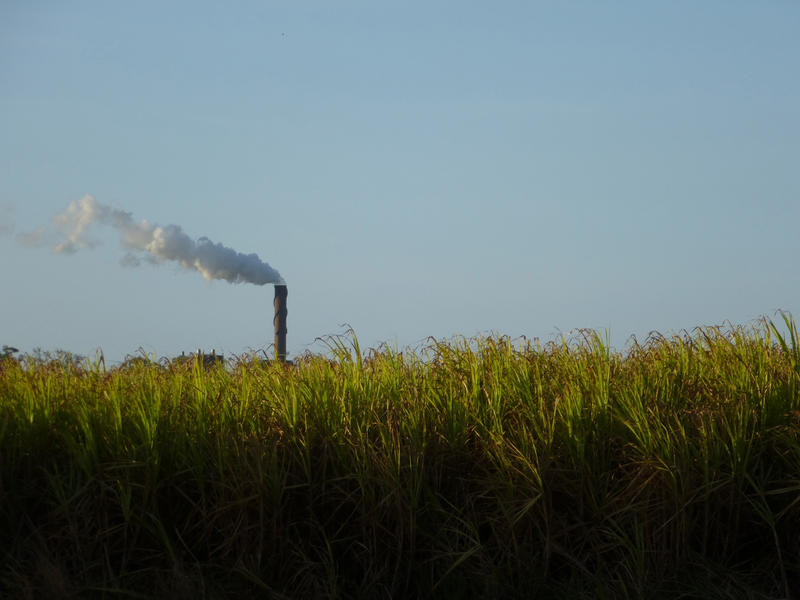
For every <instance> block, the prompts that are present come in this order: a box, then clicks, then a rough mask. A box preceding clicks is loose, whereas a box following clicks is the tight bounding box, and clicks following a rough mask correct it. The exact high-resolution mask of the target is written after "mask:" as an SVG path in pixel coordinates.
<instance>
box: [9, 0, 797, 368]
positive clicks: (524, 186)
mask: <svg viewBox="0 0 800 600" xmlns="http://www.w3.org/2000/svg"><path fill="white" fill-rule="evenodd" d="M797 31H800V4H798V3H797V2H795V1H793V0H792V1H784V2H779V1H772V2H770V1H768V2H737V1H731V0H725V1H713V0H707V1H704V2H688V1H677V2H666V1H665V2H646V3H645V2H552V3H544V2H532V1H529V2H505V3H483V2H481V3H477V2H404V3H399V2H398V3H389V2H349V1H342V2H291V3H290V2H238V3H231V6H228V5H226V4H224V3H219V2H214V3H211V2H202V1H201V2H169V3H162V2H148V1H143V2H135V3H133V2H127V3H123V2H100V1H91V0H90V1H83V2H79V1H74V2H72V1H68V2H47V1H43V2H37V3H30V2H22V1H14V0H11V1H8V2H3V3H0V268H1V269H2V277H3V285H2V288H3V293H2V297H1V298H2V299H0V303H2V310H1V311H0V336H1V337H0V344H10V345H14V346H16V347H18V348H20V349H22V350H25V351H29V350H31V349H32V348H34V347H37V346H38V347H42V348H45V349H51V350H52V349H56V348H64V349H68V350H71V351H74V352H78V353H81V354H89V355H91V354H93V353H94V351H95V349H96V348H102V349H103V351H104V352H105V354H106V356H107V357H108V358H109V359H111V360H121V359H122V358H124V356H125V355H126V354H129V353H135V352H137V350H138V349H139V348H141V349H143V350H144V351H145V352H147V353H149V354H154V355H156V356H163V355H167V356H170V355H174V354H176V353H180V352H181V351H182V350H186V351H189V350H192V349H196V348H198V347H202V348H204V349H206V350H210V349H211V348H215V349H216V350H217V351H224V352H227V353H239V352H242V351H245V350H246V349H248V348H264V347H266V346H267V345H268V344H270V343H271V340H272V309H271V303H272V294H273V291H272V286H270V285H266V286H263V287H260V286H255V285H247V284H241V285H231V284H228V283H226V282H224V281H214V282H212V283H207V282H206V281H204V279H203V278H202V277H200V276H199V274H198V273H194V272H189V271H186V270H183V269H181V268H180V267H176V266H171V265H168V264H165V265H162V266H158V267H154V266H151V265H144V266H140V267H137V268H126V267H122V266H120V260H121V259H122V257H123V255H124V251H123V250H122V249H121V248H120V243H119V240H118V239H117V236H116V235H115V232H114V231H113V230H104V229H102V228H98V229H97V230H95V232H94V236H95V238H96V239H97V240H98V241H100V242H101V245H99V246H97V247H95V248H94V249H86V250H83V251H81V252H78V253H76V254H74V255H71V256H62V255H54V254H52V253H51V252H50V251H49V250H47V249H46V248H26V247H23V246H21V245H20V244H19V243H17V241H16V235H17V234H19V233H24V232H29V231H31V230H34V229H36V228H38V227H41V226H44V225H47V224H48V222H49V220H50V219H51V218H52V217H53V216H54V215H55V214H57V213H59V212H60V211H62V210H63V209H64V208H65V207H66V206H67V204H69V203H70V202H72V201H74V200H77V199H79V198H81V197H82V196H84V195H86V194H91V195H93V196H94V197H95V198H97V200H98V201H99V202H101V203H104V204H107V205H111V206H113V207H115V208H119V209H122V210H125V211H128V212H130V213H132V215H133V217H134V218H135V219H137V220H140V219H147V220H148V221H150V222H152V223H158V224H161V225H167V224H177V225H180V226H181V227H182V228H183V229H184V230H185V231H186V232H187V233H188V234H189V235H191V236H193V237H196V238H199V237H201V236H207V237H209V238H210V239H211V240H213V241H214V242H221V243H223V244H225V245H227V246H230V247H232V248H234V249H236V250H237V251H240V252H244V253H251V252H255V253H258V255H259V256H260V257H261V259H262V260H264V261H267V262H268V263H269V264H270V265H272V266H273V267H275V268H276V269H278V270H279V271H280V272H281V274H282V275H283V277H284V278H285V279H286V282H287V284H288V289H289V304H288V306H289V334H288V349H289V353H290V355H296V354H299V353H301V352H303V351H305V350H307V349H311V350H315V349H318V348H319V346H318V345H315V343H314V340H315V338H317V337H318V336H323V335H326V334H330V333H337V332H341V331H342V327H341V326H342V324H345V323H347V324H349V325H351V326H352V327H353V329H354V330H355V331H356V333H357V335H358V336H359V340H360V342H361V344H362V346H374V345H376V344H378V343H380V342H388V343H390V344H396V345H398V346H400V347H404V346H407V345H415V344H417V343H419V342H420V341H423V340H424V339H425V338H426V337H427V336H435V337H437V338H447V337H450V336H453V335H457V334H458V335H465V336H473V335H476V334H485V333H489V332H495V333H500V334H507V335H510V336H512V337H516V336H520V335H525V336H528V337H540V338H541V339H542V340H543V341H546V340H549V339H552V338H553V337H554V336H555V335H557V334H558V333H559V332H567V331H569V330H570V329H573V328H578V327H591V328H596V329H601V330H608V331H609V333H610V335H611V339H612V341H613V342H614V344H615V345H616V346H618V347H620V348H622V347H624V345H625V343H626V340H627V339H628V337H629V336H630V335H632V334H635V335H637V336H638V337H639V338H644V337H646V335H647V333H648V332H649V331H651V330H659V331H661V332H662V333H665V334H669V333H671V332H677V331H679V330H681V329H683V328H692V327H694V326H696V325H709V324H717V323H722V322H723V321H725V320H730V321H732V322H734V323H741V324H747V323H750V322H751V321H752V320H753V319H755V318H758V317H759V316H761V315H767V316H772V315H773V314H774V311H775V310H776V309H785V310H789V311H792V312H793V313H794V314H796V315H800V305H799V304H798V302H799V299H800V277H798V271H797V256H798V251H800V242H799V241H798V237H800V236H798V218H799V217H800V165H799V164H798V159H800V111H799V110H798V108H797V107H798V106H800V78H798V77H797V74H796V69H797V64H798V61H799V60H800V37H798V36H797Z"/></svg>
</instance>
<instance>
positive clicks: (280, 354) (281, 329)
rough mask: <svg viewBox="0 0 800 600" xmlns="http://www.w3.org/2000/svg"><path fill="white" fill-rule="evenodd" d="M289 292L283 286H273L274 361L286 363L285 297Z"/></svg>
mask: <svg viewBox="0 0 800 600" xmlns="http://www.w3.org/2000/svg"><path fill="white" fill-rule="evenodd" d="M288 294H289V291H288V290H287V289H286V286H285V285H283V284H276V285H275V302H274V305H275V317H274V318H273V319H272V324H273V325H274V326H275V360H278V361H280V362H286V315H287V313H288V311H287V310H286V296H287V295H288Z"/></svg>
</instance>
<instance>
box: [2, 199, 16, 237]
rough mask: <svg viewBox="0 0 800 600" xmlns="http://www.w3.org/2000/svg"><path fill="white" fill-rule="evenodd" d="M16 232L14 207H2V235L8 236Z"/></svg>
mask: <svg viewBox="0 0 800 600" xmlns="http://www.w3.org/2000/svg"><path fill="white" fill-rule="evenodd" d="M12 231H14V207H13V206H9V205H5V204H3V205H0V235H8V234H10V233H11V232H12Z"/></svg>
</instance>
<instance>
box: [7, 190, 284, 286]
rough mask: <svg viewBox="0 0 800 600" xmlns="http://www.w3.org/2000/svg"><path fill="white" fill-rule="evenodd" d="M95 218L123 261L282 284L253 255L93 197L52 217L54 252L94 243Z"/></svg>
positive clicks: (35, 241) (31, 240) (36, 234)
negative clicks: (111, 235)
mask: <svg viewBox="0 0 800 600" xmlns="http://www.w3.org/2000/svg"><path fill="white" fill-rule="evenodd" d="M95 223H98V224H100V225H108V226H111V227H113V228H114V229H116V230H117V232H119V234H120V241H121V242H122V245H123V247H124V248H125V249H126V250H128V253H127V254H126V255H125V256H124V257H123V259H122V264H123V265H125V266H136V265H138V264H140V262H141V260H143V259H144V260H146V261H147V262H150V263H154V264H160V263H163V262H166V261H174V262H177V263H178V264H180V265H181V266H182V267H184V268H186V269H189V270H190V271H198V272H199V273H200V274H201V275H202V276H203V277H204V278H205V279H206V281H211V280H212V279H224V280H225V281H228V282H230V283H253V284H255V285H265V284H268V283H276V284H282V283H283V278H282V277H281V276H280V273H278V271H276V270H275V269H273V268H272V267H270V266H269V265H268V264H267V263H265V262H263V261H262V260H261V259H260V258H258V255H257V254H242V253H241V252H236V251H235V250H233V249H232V248H228V247H227V246H223V245H222V244H220V243H215V242H212V241H211V240H209V239H208V238H206V237H201V238H199V239H198V240H193V239H192V238H190V237H189V236H188V235H186V233H184V231H183V229H181V228H180V227H179V226H178V225H166V226H164V227H161V226H159V225H155V224H152V223H148V222H147V221H139V222H136V221H135V220H134V219H133V217H132V216H131V213H129V212H125V211H123V210H118V209H115V208H112V207H110V206H106V205H104V204H101V203H99V202H98V201H97V200H95V199H94V198H93V197H92V196H84V197H83V198H81V199H79V200H75V201H73V202H71V203H70V204H69V206H67V208H66V210H64V211H63V212H62V213H60V214H58V215H56V216H55V217H54V218H53V228H54V230H55V231H54V234H55V238H54V239H55V243H54V244H53V246H52V248H53V252H55V253H57V254H72V253H74V252H77V251H78V250H80V249H81V248H92V247H94V246H96V245H97V243H96V242H94V241H93V240H92V239H91V238H89V236H88V233H89V228H90V227H91V226H92V225H93V224H95ZM52 237H53V236H51V235H50V232H48V231H47V230H46V229H38V230H36V231H33V232H31V233H27V234H20V235H18V236H17V239H18V240H19V242H20V243H22V244H25V245H41V244H42V242H43V240H47V239H52Z"/></svg>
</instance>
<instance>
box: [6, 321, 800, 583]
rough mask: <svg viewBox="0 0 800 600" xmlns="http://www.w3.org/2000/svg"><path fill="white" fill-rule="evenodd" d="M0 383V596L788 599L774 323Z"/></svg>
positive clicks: (338, 341) (789, 559)
mask: <svg viewBox="0 0 800 600" xmlns="http://www.w3.org/2000/svg"><path fill="white" fill-rule="evenodd" d="M781 316H782V319H781V322H780V323H779V325H780V327H778V326H776V324H775V323H773V322H772V321H771V320H769V319H764V320H762V321H760V322H759V323H757V324H756V325H754V326H752V327H734V326H727V327H706V328H698V329H696V330H694V331H692V332H684V333H682V334H680V335H676V336H673V337H669V338H667V337H663V336H660V335H657V334H653V335H651V336H650V337H649V338H648V339H647V340H646V341H643V342H641V343H637V342H635V341H632V342H631V343H630V344H629V345H628V347H627V348H626V349H625V351H624V352H617V351H614V350H612V349H611V348H610V347H609V345H608V342H607V340H606V339H605V338H604V337H603V336H602V335H601V334H599V333H597V332H594V331H583V332H581V333H580V334H578V335H576V336H573V337H571V338H568V339H560V340H557V341H556V342H551V343H548V344H545V345H542V344H539V343H538V342H536V341H530V340H525V339H517V340H511V339H508V338H504V337H486V338H478V339H453V340H448V341H435V340H431V341H430V342H428V343H427V344H426V345H425V346H424V347H422V348H419V349H417V350H413V351H412V350H405V351H402V352H400V351H396V350H393V349H391V348H387V347H383V348H380V349H377V350H371V351H368V352H362V351H361V349H360V348H359V346H358V341H357V339H356V338H355V336H352V335H350V336H345V337H342V338H331V339H329V340H328V343H329V345H330V349H331V352H330V354H329V355H328V356H324V357H323V356H311V355H308V356H304V357H300V358H299V359H297V360H296V361H295V364H294V365H293V366H289V365H284V364H280V363H266V362H262V361H258V360H255V359H247V360H240V361H238V362H235V363H229V364H227V365H216V366H214V367H213V368H211V369H204V368H203V365H202V364H201V363H200V362H198V361H188V362H187V361H184V362H183V363H179V362H176V363H174V364H171V363H169V362H164V363H157V362H151V361H147V360H138V361H129V362H128V363H126V364H125V365H123V366H121V367H117V368H113V369H112V368H108V369H107V368H106V367H105V364H104V363H103V361H102V360H100V361H95V362H87V361H84V362H82V363H80V364H76V363H75V361H63V360H62V361H59V360H34V359H32V358H30V357H27V358H26V357H21V358H15V357H14V356H13V354H11V353H9V354H8V355H6V356H5V358H3V359H2V360H0V596H2V597H8V598H45V597H46V598H59V597H60V598H70V597H74V598H117V597H130V598H139V597H141V598H148V597H169V598H226V597H264V598H433V597H441V598H788V597H793V594H795V595H796V594H800V435H799V434H800V341H799V340H798V331H797V328H796V326H795V323H794V321H793V320H792V318H791V316H790V315H788V314H782V315H781Z"/></svg>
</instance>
